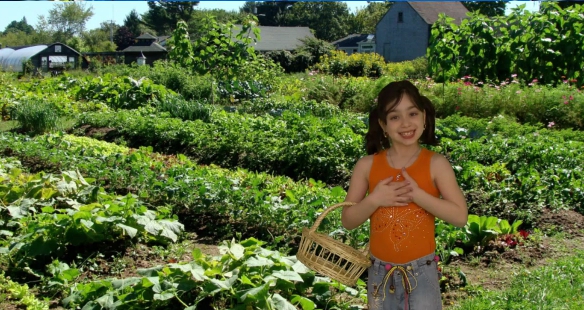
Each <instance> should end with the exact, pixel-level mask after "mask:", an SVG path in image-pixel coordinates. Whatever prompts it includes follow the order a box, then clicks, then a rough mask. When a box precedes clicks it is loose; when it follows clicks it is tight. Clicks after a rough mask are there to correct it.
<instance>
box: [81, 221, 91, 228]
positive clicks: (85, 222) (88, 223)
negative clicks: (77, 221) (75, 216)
mask: <svg viewBox="0 0 584 310" xmlns="http://www.w3.org/2000/svg"><path fill="white" fill-rule="evenodd" d="M81 224H83V226H85V227H87V228H88V229H91V227H92V226H93V222H92V221H88V220H84V219H81Z"/></svg>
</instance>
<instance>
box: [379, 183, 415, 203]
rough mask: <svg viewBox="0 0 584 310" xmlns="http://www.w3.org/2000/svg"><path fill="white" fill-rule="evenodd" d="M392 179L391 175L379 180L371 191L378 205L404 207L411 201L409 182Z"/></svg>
mask: <svg viewBox="0 0 584 310" xmlns="http://www.w3.org/2000/svg"><path fill="white" fill-rule="evenodd" d="M392 181H393V177H389V178H387V179H385V180H381V181H380V182H379V183H378V184H377V186H375V189H374V190H373V192H372V193H371V196H373V197H371V198H373V199H374V201H375V204H376V205H377V206H378V207H405V206H407V205H408V204H409V203H410V202H412V200H413V197H412V195H411V192H412V187H411V186H410V183H409V182H408V181H404V182H392Z"/></svg>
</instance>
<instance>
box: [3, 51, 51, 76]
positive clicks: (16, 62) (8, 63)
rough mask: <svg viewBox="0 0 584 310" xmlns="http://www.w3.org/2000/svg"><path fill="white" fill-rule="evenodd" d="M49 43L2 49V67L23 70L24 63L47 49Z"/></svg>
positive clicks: (17, 70) (10, 69)
mask: <svg viewBox="0 0 584 310" xmlns="http://www.w3.org/2000/svg"><path fill="white" fill-rule="evenodd" d="M46 48H47V45H35V46H29V47H24V48H21V49H17V50H13V49H11V48H9V47H7V48H3V49H0V67H1V68H2V70H3V71H15V72H22V63H23V62H25V61H27V60H28V59H30V58H31V57H32V56H34V55H36V54H38V53H40V52H41V51H42V50H44V49H46Z"/></svg>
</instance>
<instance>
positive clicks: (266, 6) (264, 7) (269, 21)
mask: <svg viewBox="0 0 584 310" xmlns="http://www.w3.org/2000/svg"><path fill="white" fill-rule="evenodd" d="M294 3H296V2H295V1H263V2H254V1H247V2H245V3H244V5H243V6H242V7H241V8H240V9H239V11H240V12H241V13H247V14H253V15H255V16H257V19H258V21H259V24H260V25H262V26H282V25H284V15H285V14H286V13H287V12H288V9H289V8H291V7H292V5H293V4H294Z"/></svg>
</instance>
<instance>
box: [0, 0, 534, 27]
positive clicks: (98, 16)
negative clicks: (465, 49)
mask: <svg viewBox="0 0 584 310" xmlns="http://www.w3.org/2000/svg"><path fill="white" fill-rule="evenodd" d="M86 2H87V5H88V6H92V7H93V12H94V15H93V17H91V19H90V20H89V21H88V23H87V25H86V29H87V30H89V29H94V28H97V27H99V24H100V23H101V22H103V21H109V20H112V19H113V20H114V22H115V23H116V24H119V25H121V24H123V22H124V19H125V17H126V16H127V15H128V14H129V13H130V12H131V11H132V10H133V9H135V10H136V11H137V12H138V13H139V14H142V13H144V12H146V11H147V10H148V4H147V3H146V1H86ZM345 2H346V3H347V5H348V7H349V10H351V11H352V12H354V11H355V10H356V9H357V8H363V7H365V6H367V1H345ZM244 3H245V1H201V2H200V3H199V5H198V6H197V7H198V8H199V9H215V8H217V9H224V10H226V11H238V10H239V8H240V7H241V6H243V4H244ZM520 4H525V5H526V7H525V8H526V9H527V10H530V11H535V10H538V9H539V2H538V1H510V2H509V3H508V4H507V13H509V12H510V8H513V7H516V6H518V5H520ZM54 5H55V2H54V1H0V31H4V29H5V28H6V26H7V25H8V24H9V23H10V22H12V21H13V20H17V21H20V20H21V19H22V18H23V17H26V20H27V22H28V24H29V25H32V26H36V24H37V21H38V16H39V15H45V17H46V16H47V12H48V11H49V10H50V9H51V8H52V7H53V6H54Z"/></svg>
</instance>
